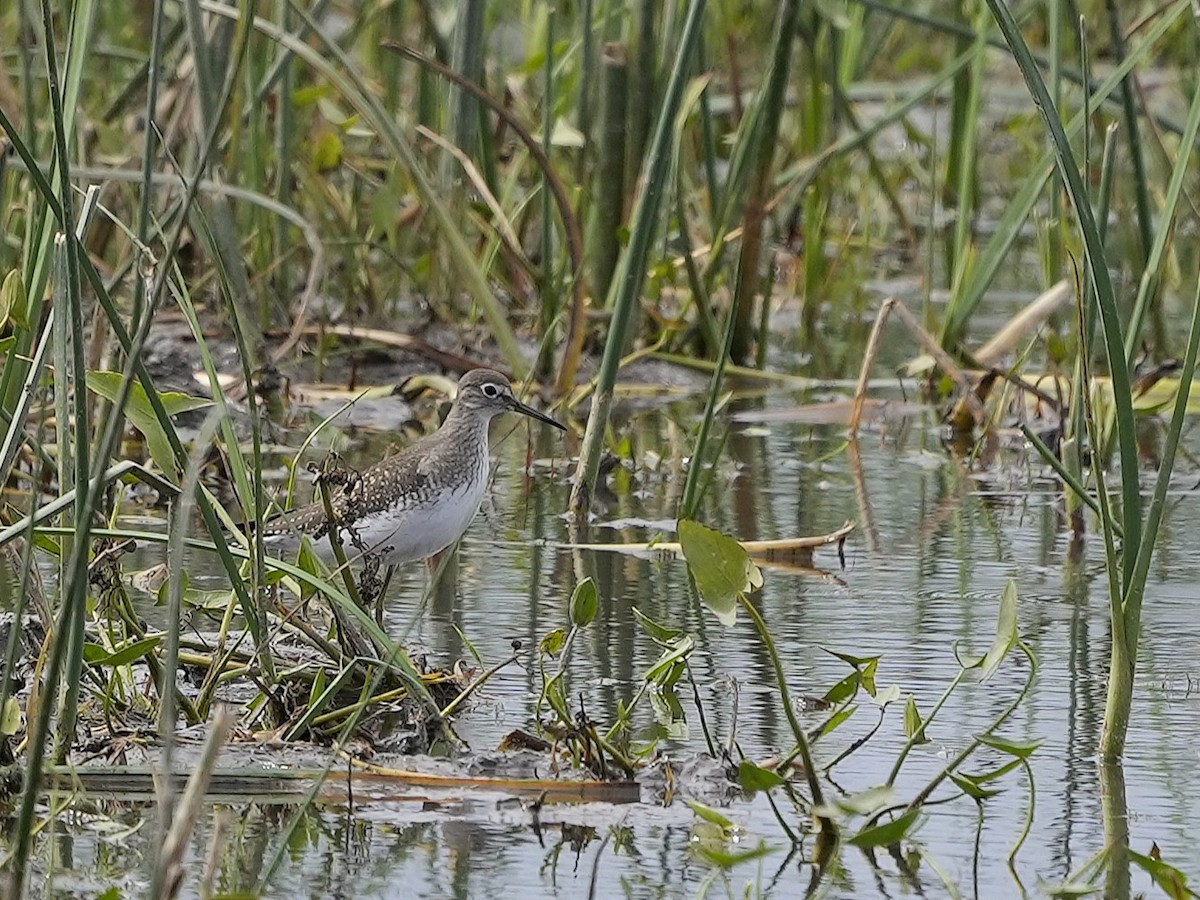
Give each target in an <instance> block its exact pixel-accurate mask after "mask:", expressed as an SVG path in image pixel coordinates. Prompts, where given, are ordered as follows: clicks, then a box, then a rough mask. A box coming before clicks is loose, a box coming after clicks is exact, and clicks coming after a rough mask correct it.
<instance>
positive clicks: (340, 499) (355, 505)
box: [263, 369, 566, 565]
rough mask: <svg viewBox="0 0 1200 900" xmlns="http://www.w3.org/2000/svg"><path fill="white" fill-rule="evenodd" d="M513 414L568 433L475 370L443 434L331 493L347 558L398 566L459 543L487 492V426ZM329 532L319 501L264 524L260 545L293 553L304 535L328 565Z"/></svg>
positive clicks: (491, 374) (463, 383) (502, 382)
mask: <svg viewBox="0 0 1200 900" xmlns="http://www.w3.org/2000/svg"><path fill="white" fill-rule="evenodd" d="M510 410H511V411H512V412H519V413H522V414H523V415H526V416H530V417H531V418H534V419H538V420H539V421H542V422H545V423H546V424H548V425H553V426H554V427H555V428H558V429H560V430H563V431H565V430H566V428H565V426H563V425H561V424H560V423H558V422H556V421H555V420H554V419H552V418H550V417H549V416H547V415H545V414H544V413H541V412H538V411H537V410H536V409H534V408H533V407H531V406H526V405H525V404H524V403H522V402H521V401H520V400H518V399H517V397H516V395H515V394H514V393H513V389H512V385H511V384H510V383H509V380H508V379H507V378H506V377H504V375H502V374H500V373H499V372H496V371H493V370H492V369H473V370H472V371H470V372H468V373H467V374H466V375H464V376H463V377H462V378H461V379H460V380H459V382H458V395H457V397H456V398H455V400H454V405H453V407H452V408H451V410H450V414H449V415H447V416H446V421H445V422H443V423H442V427H441V428H439V429H438V430H437V431H435V432H434V433H433V434H431V435H428V436H426V437H424V438H421V439H420V440H419V441H417V442H416V443H414V444H412V445H411V446H409V447H406V448H404V449H403V450H401V451H400V452H399V453H397V454H396V455H395V456H392V457H390V458H388V459H385V460H384V461H383V462H380V463H377V464H376V465H374V466H372V467H371V468H369V469H367V471H365V472H363V473H362V475H361V476H360V477H358V478H357V479H355V480H353V481H351V482H350V483H349V485H348V490H346V491H341V490H338V489H337V488H333V487H330V488H328V490H330V491H332V492H335V494H333V495H331V500H332V506H333V511H334V516H335V518H336V520H337V523H338V537H339V538H340V539H341V542H342V544H343V546H344V547H345V548H346V552H347V554H348V555H350V554H355V555H357V554H359V553H361V554H364V555H365V554H368V553H370V554H374V555H376V556H378V557H379V559H380V562H382V563H385V564H387V565H401V564H403V563H408V562H413V561H415V560H419V559H428V558H429V557H432V556H435V555H436V554H438V553H440V552H442V551H443V550H445V549H446V548H447V547H449V546H450V545H451V544H453V543H454V542H455V541H457V540H458V539H459V538H460V537H462V534H463V532H464V531H466V530H467V526H468V525H470V524H471V520H472V519H474V518H475V514H476V513H477V512H478V511H479V505H480V503H482V502H483V495H484V493H485V492H486V490H487V483H488V469H489V457H488V426H489V425H490V424H491V421H492V419H494V418H495V417H496V416H498V415H500V414H501V413H503V412H508V411H510ZM329 531H330V522H329V519H328V517H327V515H326V510H325V504H324V503H323V502H321V501H320V500H318V501H317V502H315V503H311V504H309V505H308V506H305V507H302V508H301V509H296V510H293V511H292V512H289V513H285V514H283V515H282V516H278V517H277V518H274V519H271V520H269V521H267V522H266V523H264V525H263V538H264V540H265V541H266V543H267V546H268V547H269V548H270V550H271V551H272V552H275V553H278V552H286V551H288V550H290V549H294V548H295V547H296V546H298V544H299V541H300V536H301V535H305V534H307V535H308V536H309V537H311V538H312V540H313V542H314V545H315V547H316V549H317V552H318V553H320V554H321V555H322V556H325V557H326V558H328V557H329V556H330V555H331V554H332V548H331V547H330V545H329Z"/></svg>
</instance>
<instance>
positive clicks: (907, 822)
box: [850, 809, 921, 849]
mask: <svg viewBox="0 0 1200 900" xmlns="http://www.w3.org/2000/svg"><path fill="white" fill-rule="evenodd" d="M920 812H921V811H920V810H919V809H910V810H909V811H908V812H906V813H904V815H902V816H900V817H899V818H897V819H893V820H892V821H890V822H883V823H882V824H879V825H869V826H867V827H866V828H864V829H862V830H861V831H859V832H858V834H855V835H853V836H852V837H851V838H850V843H851V844H853V845H854V846H855V847H860V848H863V849H866V848H869V847H890V846H892V845H893V844H898V843H900V841H901V840H902V839H903V838H904V837H906V836H907V835H908V832H909V831H910V830H911V829H912V827H913V824H914V823H915V822H916V821H917V816H918V815H919V814H920Z"/></svg>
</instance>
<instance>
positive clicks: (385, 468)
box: [263, 442, 428, 538]
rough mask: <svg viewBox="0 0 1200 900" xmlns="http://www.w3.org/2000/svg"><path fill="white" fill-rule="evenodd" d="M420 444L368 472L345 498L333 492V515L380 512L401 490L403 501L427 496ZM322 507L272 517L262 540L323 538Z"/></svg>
mask: <svg viewBox="0 0 1200 900" xmlns="http://www.w3.org/2000/svg"><path fill="white" fill-rule="evenodd" d="M422 443H423V442H418V443H417V444H414V445H411V446H409V447H405V448H404V449H403V450H401V451H400V452H399V453H397V454H396V455H395V456H393V457H390V458H389V459H385V460H384V461H383V462H381V463H378V464H376V465H374V466H372V467H371V468H370V469H368V470H367V471H366V472H364V473H363V474H362V476H361V477H360V478H358V479H357V481H356V482H355V483H354V487H353V488H352V489H351V491H350V493H349V494H347V493H346V492H345V491H344V490H342V489H341V488H340V487H334V489H333V510H334V513H335V515H337V516H339V517H345V516H346V515H347V513H348V512H349V513H351V514H352V517H353V518H358V517H361V516H365V515H371V514H372V513H377V512H380V511H381V510H384V509H387V508H388V507H390V506H393V505H395V504H396V503H397V500H398V499H399V494H400V492H401V490H403V492H404V494H405V495H406V499H408V500H409V501H410V502H411V501H419V500H420V499H423V498H424V497H425V496H426V495H427V494H428V476H427V474H426V473H425V472H424V471H422V466H421V462H422V458H423V456H424V453H423V452H422V451H421V450H420V449H419V448H420V446H421V444H422ZM326 525H327V521H326V517H325V504H324V503H323V502H322V501H321V500H317V501H316V502H313V503H309V504H308V505H307V506H302V507H300V508H299V509H294V510H291V511H290V512H286V513H283V514H282V515H279V516H275V517H274V518H273V519H268V520H267V521H266V522H264V523H263V537H267V538H270V537H279V536H283V535H297V534H307V535H310V536H311V537H314V538H319V537H322V536H323V535H324V534H325V531H326Z"/></svg>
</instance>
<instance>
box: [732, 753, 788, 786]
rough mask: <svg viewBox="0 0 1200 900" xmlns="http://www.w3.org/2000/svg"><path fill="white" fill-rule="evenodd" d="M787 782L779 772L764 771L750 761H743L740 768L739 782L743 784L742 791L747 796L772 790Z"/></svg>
mask: <svg viewBox="0 0 1200 900" xmlns="http://www.w3.org/2000/svg"><path fill="white" fill-rule="evenodd" d="M785 780H786V779H785V778H784V777H783V776H782V775H780V774H779V773H778V772H773V771H771V770H770V769H764V768H763V767H762V766H759V765H756V764H755V763H752V762H751V761H750V760H748V759H743V760H742V762H741V765H739V766H738V781H740V782H741V784H742V790H743V791H745V792H746V793H747V794H753V793H754V792H755V791H769V790H771V788H777V787H779V786H780V785H781V784H783V783H784V782H785Z"/></svg>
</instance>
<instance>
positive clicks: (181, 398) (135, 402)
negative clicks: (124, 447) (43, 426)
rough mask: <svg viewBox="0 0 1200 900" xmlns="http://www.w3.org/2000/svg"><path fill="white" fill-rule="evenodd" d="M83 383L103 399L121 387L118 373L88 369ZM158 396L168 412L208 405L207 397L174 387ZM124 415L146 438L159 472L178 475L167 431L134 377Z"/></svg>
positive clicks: (113, 395)
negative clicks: (178, 390) (180, 390)
mask: <svg viewBox="0 0 1200 900" xmlns="http://www.w3.org/2000/svg"><path fill="white" fill-rule="evenodd" d="M87 385H88V388H89V389H90V390H92V391H93V392H95V393H97V394H99V395H100V396H101V397H103V398H104V399H105V400H108V401H109V402H116V399H117V396H118V394H119V393H120V391H121V373H120V372H88V375H87ZM158 397H159V400H161V401H162V405H163V408H164V409H165V410H166V412H167V415H169V416H174V415H178V414H179V413H182V412H188V411H190V410H193V409H203V408H204V407H206V406H211V405H212V401H211V400H206V399H205V398H203V397H192V396H189V395H188V394H181V393H178V392H176V391H163V392H159V395H158ZM125 415H127V416H128V417H129V421H130V422H131V423H133V427H134V428H136V429H137V430H138V431H140V432H141V433H142V435H143V436H144V437H145V438H146V449H147V450H149V451H150V458H151V459H153V460H154V464H155V465H156V466H158V467H159V469H161V470H162V472H163V474H165V475H167V476H169V477H178V475H179V467H178V466H177V465H176V463H175V454H174V452H172V450H171V442H170V441H169V440H167V433H166V431H165V430H164V429H163V426H162V423H161V422H159V421H158V417H157V416H155V414H154V408H153V407H152V406H151V405H150V398H149V397H148V396H147V395H146V389H145V388H143V387H142V383H141V382H140V381H135V382H133V384H131V385H130V389H129V401H128V402H127V403H126V405H125Z"/></svg>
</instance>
